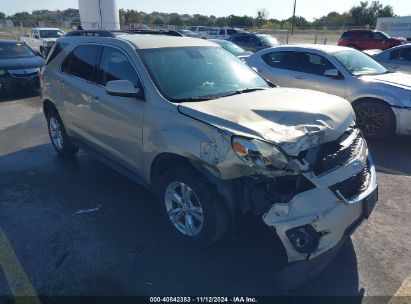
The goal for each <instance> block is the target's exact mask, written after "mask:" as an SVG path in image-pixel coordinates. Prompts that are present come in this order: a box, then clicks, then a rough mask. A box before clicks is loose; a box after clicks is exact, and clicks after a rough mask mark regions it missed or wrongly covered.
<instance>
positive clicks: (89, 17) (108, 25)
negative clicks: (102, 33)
mask: <svg viewBox="0 0 411 304" xmlns="http://www.w3.org/2000/svg"><path fill="white" fill-rule="evenodd" d="M78 6H79V11H80V21H81V26H82V27H83V29H85V30H97V29H104V30H119V29H120V15H119V10H118V4H117V0H78Z"/></svg>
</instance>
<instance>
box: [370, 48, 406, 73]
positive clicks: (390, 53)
mask: <svg viewBox="0 0 411 304" xmlns="http://www.w3.org/2000/svg"><path fill="white" fill-rule="evenodd" d="M373 58H374V60H376V61H378V62H379V63H380V64H382V65H383V66H384V67H385V68H387V69H388V70H390V71H391V72H404V73H411V44H404V45H400V46H396V47H393V48H391V49H388V50H385V51H383V52H381V53H378V54H376V55H374V56H373Z"/></svg>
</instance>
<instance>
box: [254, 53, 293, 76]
mask: <svg viewBox="0 0 411 304" xmlns="http://www.w3.org/2000/svg"><path fill="white" fill-rule="evenodd" d="M297 58H298V56H297V53H296V52H273V53H267V54H264V55H263V56H262V59H263V60H264V61H265V62H266V63H267V64H268V65H269V66H272V67H273V68H277V69H285V70H294V71H295V70H297Z"/></svg>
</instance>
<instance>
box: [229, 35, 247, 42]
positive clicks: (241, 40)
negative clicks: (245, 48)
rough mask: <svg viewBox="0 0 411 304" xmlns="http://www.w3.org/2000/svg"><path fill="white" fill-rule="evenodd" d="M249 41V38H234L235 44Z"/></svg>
mask: <svg viewBox="0 0 411 304" xmlns="http://www.w3.org/2000/svg"><path fill="white" fill-rule="evenodd" d="M248 40H249V38H248V36H237V37H234V39H233V41H234V42H240V43H247V42H248Z"/></svg>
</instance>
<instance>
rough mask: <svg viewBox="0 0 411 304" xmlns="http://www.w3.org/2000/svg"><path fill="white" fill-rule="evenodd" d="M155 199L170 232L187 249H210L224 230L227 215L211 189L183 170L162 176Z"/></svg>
mask: <svg viewBox="0 0 411 304" xmlns="http://www.w3.org/2000/svg"><path fill="white" fill-rule="evenodd" d="M158 198H159V201H160V203H161V204H162V211H163V214H164V217H165V218H166V220H167V222H168V223H169V225H170V228H171V229H172V230H173V231H174V233H175V234H176V236H177V237H178V238H180V239H182V240H184V241H185V242H187V243H190V244H191V245H197V246H207V245H210V244H212V243H214V242H216V241H217V240H219V239H220V238H222V237H223V236H224V234H225V233H226V231H227V229H228V226H229V223H230V217H229V212H228V210H227V207H226V206H225V205H224V203H223V202H222V200H221V198H220V197H219V195H218V194H217V193H216V190H215V189H214V186H213V185H212V184H211V183H210V182H209V181H208V180H207V179H205V178H204V177H202V176H201V175H200V174H199V173H198V172H196V171H195V170H193V169H191V168H188V167H187V166H176V167H174V168H171V169H170V170H168V171H166V172H165V173H164V174H163V176H162V177H161V179H160V187H159V197H158Z"/></svg>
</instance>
